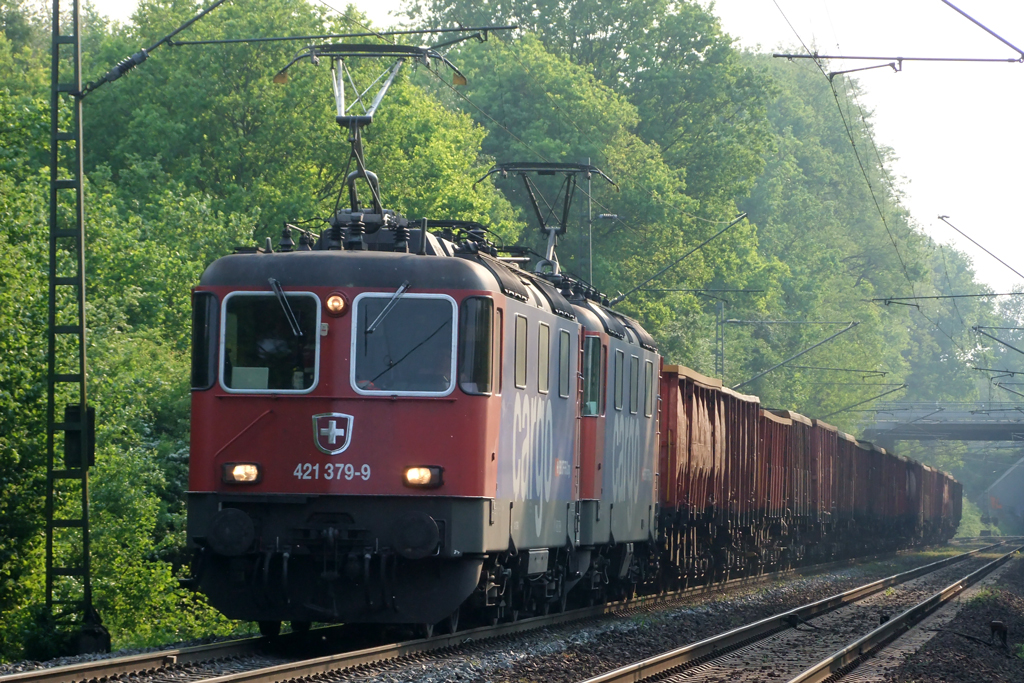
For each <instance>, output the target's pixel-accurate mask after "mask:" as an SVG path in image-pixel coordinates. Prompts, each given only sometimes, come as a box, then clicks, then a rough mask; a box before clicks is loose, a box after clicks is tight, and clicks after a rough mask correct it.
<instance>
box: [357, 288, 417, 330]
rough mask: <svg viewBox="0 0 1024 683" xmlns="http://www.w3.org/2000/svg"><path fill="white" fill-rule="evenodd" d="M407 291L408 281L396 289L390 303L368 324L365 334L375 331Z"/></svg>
mask: <svg viewBox="0 0 1024 683" xmlns="http://www.w3.org/2000/svg"><path fill="white" fill-rule="evenodd" d="M407 291H409V281H408V280H406V281H405V282H403V283H402V286H401V287H399V288H398V291H396V292H395V293H394V294H393V295H391V301H389V302H388V305H387V306H385V307H384V310H383V311H381V312H380V315H378V316H377V319H376V320H374V321H373V322H372V323H370V326H369V327H367V328H366V334H373V331H374V330H376V329H377V327H378V326H379V325H380V324H381V323H382V322H384V318H385V317H386V316H387V314H388V313H390V312H391V309H392V308H394V307H395V304H397V303H398V300H399V299H401V298H402V295H403V294H405V293H406V292H407Z"/></svg>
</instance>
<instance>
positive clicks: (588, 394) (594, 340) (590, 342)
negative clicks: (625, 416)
mask: <svg viewBox="0 0 1024 683" xmlns="http://www.w3.org/2000/svg"><path fill="white" fill-rule="evenodd" d="M603 371H604V364H603V363H602V362H601V338H600V337H587V339H586V341H585V342H584V343H583V373H584V375H583V415H584V416H594V415H600V414H601V387H602V385H603V384H604V372H603Z"/></svg>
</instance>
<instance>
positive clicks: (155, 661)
mask: <svg viewBox="0 0 1024 683" xmlns="http://www.w3.org/2000/svg"><path fill="white" fill-rule="evenodd" d="M964 540H966V539H964ZM985 540H988V539H985ZM997 545H999V544H997ZM984 549H985V548H981V549H979V550H977V551H973V552H978V551H980V550H984ZM917 550H921V549H915V550H914V551H910V552H915V551H917ZM905 552H906V551H898V552H895V553H879V554H875V555H869V556H864V557H858V558H851V559H846V560H837V561H834V562H826V563H821V564H813V565H806V566H803V567H794V568H790V569H783V570H778V571H773V572H766V573H764V574H759V575H756V576H748V577H740V578H735V579H730V580H728V581H720V582H712V583H706V584H701V585H699V586H692V587H690V588H685V589H681V590H676V591H670V592H666V593H659V594H657V595H643V596H638V597H635V598H633V599H630V600H622V601H618V602H613V603H607V604H604V605H598V606H595V607H587V608H583V609H576V610H572V611H569V612H564V613H561V614H556V615H548V616H539V617H531V618H528V619H521V620H519V621H517V622H515V623H511V624H500V625H498V626H493V627H481V628H478V629H473V630H472V631H468V630H467V631H459V632H457V633H456V634H455V635H454V636H451V635H448V636H435V637H433V638H430V639H422V640H416V641H406V642H405V643H398V644H394V645H383V646H379V647H375V648H370V649H367V650H358V651H351V652H348V653H342V654H338V655H333V657H335V658H339V657H340V658H344V657H346V656H348V655H353V656H354V659H353V660H352V661H354V662H356V663H354V664H349V665H346V666H355V665H357V664H358V663H365V662H369V661H381V660H382V659H389V658H394V657H399V656H402V655H404V654H413V653H415V652H424V651H427V650H430V649H440V648H443V647H449V646H451V645H454V644H458V643H460V642H463V641H466V640H469V639H470V638H475V639H477V640H481V639H483V638H488V637H498V636H502V635H509V634H512V633H516V632H522V631H528V630H533V629H535V628H543V627H544V626H550V625H556V624H561V623H565V622H568V621H573V620H585V619H593V618H596V617H601V616H605V615H608V614H616V613H619V612H627V611H629V610H637V609H644V608H649V607H654V606H657V605H661V604H669V603H673V602H677V601H679V600H682V599H685V598H688V597H693V596H697V595H702V594H705V593H714V592H719V591H722V590H725V589H729V590H731V589H735V588H742V587H745V586H752V585H757V584H760V583H764V582H765V581H771V580H776V579H780V578H785V577H788V576H802V575H807V574H816V573H822V572H827V571H829V570H831V569H836V568H839V567H848V566H854V565H857V564H864V563H867V562H873V561H878V560H881V559H887V558H892V557H896V556H898V555H900V554H903V553H905ZM957 557H959V556H957ZM345 628H347V627H346V626H344V625H339V626H327V627H323V628H318V629H314V630H313V631H310V632H309V633H306V634H298V633H289V634H285V635H283V636H279V637H278V638H277V639H276V640H275V641H274V642H275V643H282V642H285V643H286V642H287V641H288V640H295V641H298V642H301V641H302V639H303V638H305V637H306V636H308V635H309V634H316V635H322V636H327V637H330V636H331V635H333V634H335V633H337V632H338V631H341V630H342V629H345ZM442 641H443V642H442ZM267 642H268V639H266V638H262V637H255V638H241V639H237V640H229V641H223V642H219V643H209V644H206V645H197V646H193V647H185V648H176V649H170V650H160V651H156V652H147V653H142V654H136V655H128V656H125V657H110V658H107V659H99V660H94V661H89V662H81V663H76V664H69V665H66V666H56V667H49V668H45V669H35V670H32V671H25V672H22V673H17V674H9V675H6V676H0V683H29V682H31V683H83V682H84V681H99V680H109V679H112V678H116V677H119V676H127V675H132V674H144V673H149V672H154V671H157V670H159V669H161V668H165V667H169V666H175V665H183V664H192V663H197V662H208V661H211V660H216V659H224V658H228V657H236V656H240V655H248V654H255V653H258V652H259V650H260V647H261V646H262V645H265V644H266V643H267ZM410 643H413V644H422V645H423V647H422V648H420V649H405V650H404V651H401V652H397V653H396V654H393V655H392V656H390V657H388V656H384V655H382V654H381V653H383V652H385V651H386V650H387V649H388V648H401V647H404V646H408V645H409V644H410ZM361 653H363V654H367V657H362V655H361ZM372 653H376V654H372ZM374 657H376V659H374ZM357 660H360V661H357ZM218 680H219V679H218Z"/></svg>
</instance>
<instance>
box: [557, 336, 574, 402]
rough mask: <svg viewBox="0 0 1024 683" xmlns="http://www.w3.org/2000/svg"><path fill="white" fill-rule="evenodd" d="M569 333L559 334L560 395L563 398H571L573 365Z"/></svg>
mask: <svg viewBox="0 0 1024 683" xmlns="http://www.w3.org/2000/svg"><path fill="white" fill-rule="evenodd" d="M569 341H570V337H569V332H568V331H567V330H559V332H558V395H559V396H561V397H562V398H569V371H570V370H571V369H572V368H571V367H570V365H571V363H570V362H569V361H570V356H569Z"/></svg>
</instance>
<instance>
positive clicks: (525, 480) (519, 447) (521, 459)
mask: <svg viewBox="0 0 1024 683" xmlns="http://www.w3.org/2000/svg"><path fill="white" fill-rule="evenodd" d="M554 450H555V449H554V419H553V416H552V411H551V401H550V400H548V399H547V398H546V397H544V396H524V395H522V394H519V393H517V394H516V398H515V409H514V413H513V418H512V495H513V500H539V501H543V502H544V503H549V502H551V483H552V479H553V477H554V476H555V463H554V457H555V455H554ZM543 509H544V506H543V505H538V506H537V507H536V508H535V510H534V520H533V521H534V529H535V533H536V534H537V535H538V536H539V535H540V532H541V527H542V525H543Z"/></svg>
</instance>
